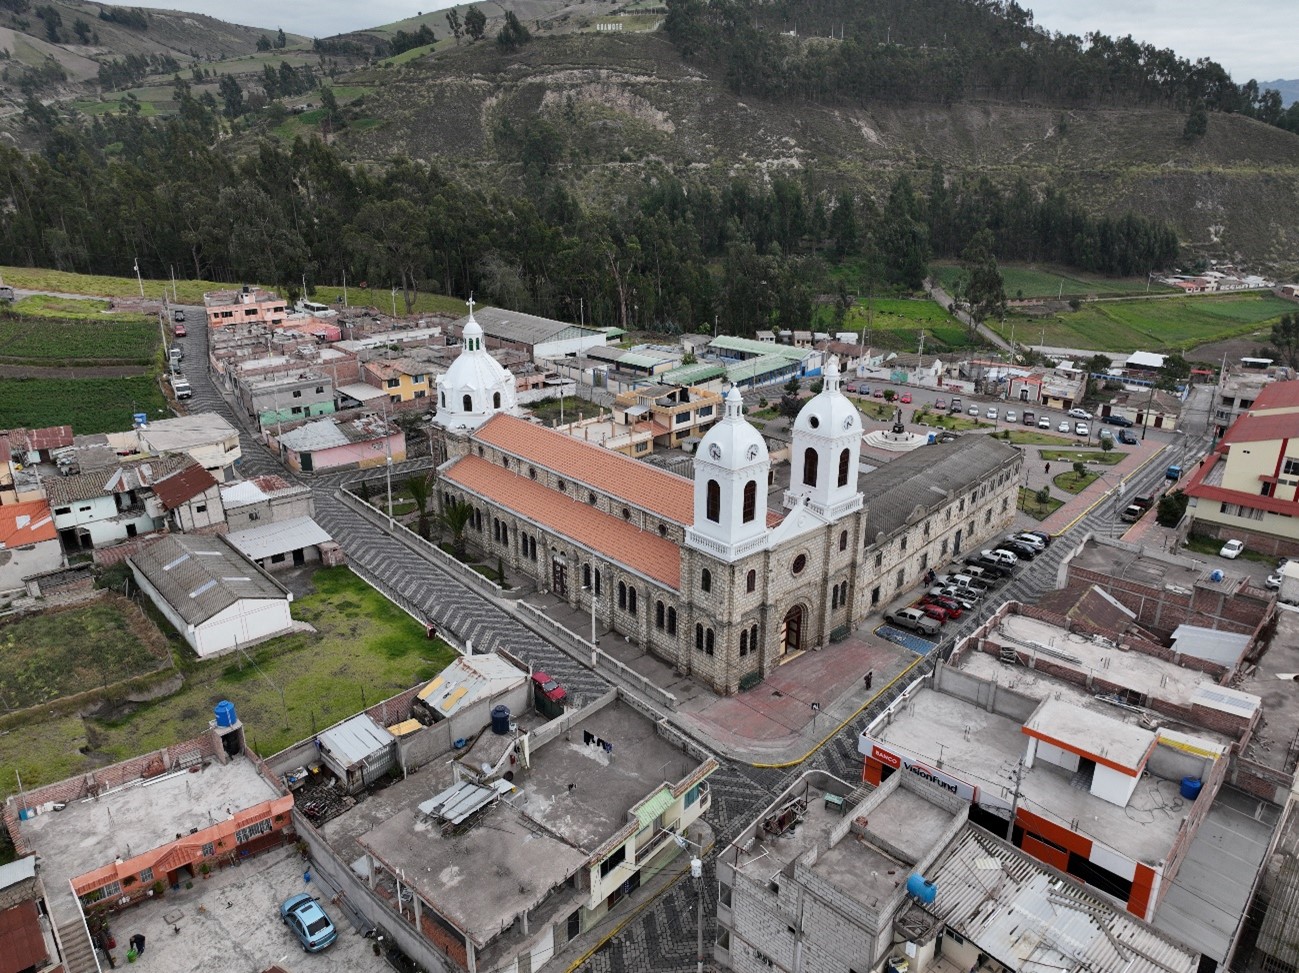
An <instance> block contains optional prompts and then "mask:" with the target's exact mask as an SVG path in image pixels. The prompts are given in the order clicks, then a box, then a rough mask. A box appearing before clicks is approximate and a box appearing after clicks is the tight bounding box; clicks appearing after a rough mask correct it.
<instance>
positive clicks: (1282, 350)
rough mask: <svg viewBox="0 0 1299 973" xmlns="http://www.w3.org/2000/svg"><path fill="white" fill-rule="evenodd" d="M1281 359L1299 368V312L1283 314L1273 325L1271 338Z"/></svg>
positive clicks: (1290, 365)
mask: <svg viewBox="0 0 1299 973" xmlns="http://www.w3.org/2000/svg"><path fill="white" fill-rule="evenodd" d="M1269 341H1270V342H1271V345H1272V347H1273V348H1275V349H1276V353H1277V354H1278V355H1279V356H1280V357H1281V360H1282V361H1283V362H1285V363H1286V365H1287V366H1288V367H1290V368H1299V314H1283V315H1281V320H1280V321H1278V322H1277V323H1276V324H1274V325H1272V335H1271V337H1270V339H1269Z"/></svg>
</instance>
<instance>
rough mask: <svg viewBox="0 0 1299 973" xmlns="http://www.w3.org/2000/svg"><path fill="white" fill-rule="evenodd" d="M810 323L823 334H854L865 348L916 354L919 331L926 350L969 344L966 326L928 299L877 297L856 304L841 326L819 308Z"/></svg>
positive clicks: (824, 310)
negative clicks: (895, 349)
mask: <svg viewBox="0 0 1299 973" xmlns="http://www.w3.org/2000/svg"><path fill="white" fill-rule="evenodd" d="M813 322H814V327H816V328H817V329H818V330H822V331H855V332H857V333H859V334H861V335H863V338H862V341H863V342H864V343H865V344H866V345H867V346H870V345H872V344H885V345H887V346H889V347H896V348H905V349H906V350H908V351H917V350H918V349H919V347H920V332H921V331H922V330H923V331H924V332H925V333H926V338H925V340H926V342H927V343H928V345H927V346H928V347H930V348H934V350H939V349H940V348H941V347H947V348H961V347H964V346H965V345H967V344H969V343H970V339H969V334H968V333H967V331H966V329H965V325H963V324H961V322H959V321H957V320H956V319H955V318H954V317H952V316H951V315H950V314H949V313H948V312H947V311H946V310H944V309H943V308H941V307H939V306H938V305H937V304H935V303H934V302H933V301H931V300H929V299H928V298H923V299H911V298H897V297H876V298H874V299H872V300H870V301H869V302H868V301H858V302H857V303H856V304H855V305H854V306H853V307H850V308H849V309H848V313H847V314H846V315H845V316H844V321H843V324H842V325H836V324H835V323H834V321H833V317H832V315H831V313H830V312H829V311H828V310H826V309H824V308H822V309H821V310H820V311H818V313H817V315H816V316H815V318H814V319H813ZM935 339H936V340H937V346H936V345H935Z"/></svg>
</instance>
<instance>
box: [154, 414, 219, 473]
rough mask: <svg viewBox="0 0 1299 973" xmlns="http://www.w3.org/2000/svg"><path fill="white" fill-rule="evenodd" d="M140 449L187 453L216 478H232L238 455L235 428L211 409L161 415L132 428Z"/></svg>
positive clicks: (156, 451) (155, 451)
mask: <svg viewBox="0 0 1299 973" xmlns="http://www.w3.org/2000/svg"><path fill="white" fill-rule="evenodd" d="M136 435H137V436H139V440H140V447H141V452H146V453H187V454H188V455H189V456H190V457H192V458H193V459H194V460H195V461H197V462H199V463H202V464H203V468H204V469H205V470H207V471H208V472H209V473H211V474H212V475H213V476H214V477H216V479H217V480H218V482H224V483H228V482H230V481H231V480H233V479H234V478H235V464H236V463H237V462H239V458H240V456H241V453H240V449H239V431H238V430H237V429H235V427H234V426H232V425H230V423H228V422H226V420H225V419H223V418H222V417H221V416H220V415H218V414H217V413H215V412H196V413H193V414H192V415H188V416H178V417H177V418H175V419H162V420H160V421H158V422H151V423H149V424H148V425H147V426H141V427H140V428H139V429H138V430H136Z"/></svg>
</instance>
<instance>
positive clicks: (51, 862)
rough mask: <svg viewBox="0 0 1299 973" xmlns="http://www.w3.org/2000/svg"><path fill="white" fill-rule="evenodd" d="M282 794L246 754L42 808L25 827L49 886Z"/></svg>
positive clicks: (54, 887)
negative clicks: (58, 807)
mask: <svg viewBox="0 0 1299 973" xmlns="http://www.w3.org/2000/svg"><path fill="white" fill-rule="evenodd" d="M276 797H279V794H278V793H277V792H276V791H275V788H273V787H272V786H271V785H270V784H269V783H268V782H267V781H266V779H265V778H264V777H262V775H261V774H259V773H258V772H257V768H256V767H254V766H253V765H252V763H250V762H249V761H248V760H245V759H244V758H243V757H234V758H232V759H231V760H230V762H229V763H228V764H225V765H222V764H220V763H217V762H216V761H215V760H212V761H209V762H208V763H206V764H202V765H199V766H197V767H196V768H194V769H193V770H192V771H177V772H175V773H171V774H166V775H164V776H162V777H154V778H152V779H150V780H141V779H137V780H133V781H131V782H130V783H128V784H125V785H124V786H122V787H119V788H117V789H116V790H113V791H109V792H108V793H106V794H102V795H100V796H99V797H98V798H87V799H85V800H82V801H74V802H73V803H71V804H69V805H68V806H67V807H65V808H64V809H63V810H62V811H50V812H48V813H45V814H38V815H36V816H35V817H33V818H29V819H28V820H26V821H23V822H21V823H20V824H19V825H18V827H19V830H20V831H21V832H22V834H23V835H24V836H25V837H26V838H27V840H28V841H29V842H30V843H31V847H32V849H33V850H34V851H35V852H36V853H37V854H38V855H40V857H41V874H42V878H43V880H44V882H45V887H46V888H47V889H50V890H52V891H53V890H57V889H65V890H66V889H67V888H68V880H69V879H72V878H75V877H76V876H78V875H82V874H84V873H86V872H89V871H93V870H94V869H96V868H99V867H100V866H101V865H107V864H108V863H110V862H112V861H113V859H114V858H119V857H120V858H122V859H127V858H131V857H132V856H134V855H141V854H143V853H144V852H146V851H149V850H151V849H153V848H158V847H161V846H162V845H165V844H167V843H168V842H171V841H175V840H176V836H177V835H178V834H188V833H189V831H190V829H192V828H206V827H209V826H211V825H213V824H216V823H218V822H220V821H224V820H226V819H227V818H229V817H230V816H231V815H232V814H234V813H236V812H238V811H242V810H244V809H245V808H249V807H252V806H253V805H255V804H259V803H261V802H262V801H270V800H274V799H275V798H276Z"/></svg>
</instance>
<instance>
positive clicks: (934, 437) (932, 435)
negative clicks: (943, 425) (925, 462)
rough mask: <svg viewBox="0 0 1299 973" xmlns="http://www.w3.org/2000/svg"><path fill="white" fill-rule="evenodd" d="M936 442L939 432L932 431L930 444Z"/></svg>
mask: <svg viewBox="0 0 1299 973" xmlns="http://www.w3.org/2000/svg"><path fill="white" fill-rule="evenodd" d="M936 442H938V433H936V432H931V433H930V434H929V445H930V446H932V445H933V444H934V443H936Z"/></svg>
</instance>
